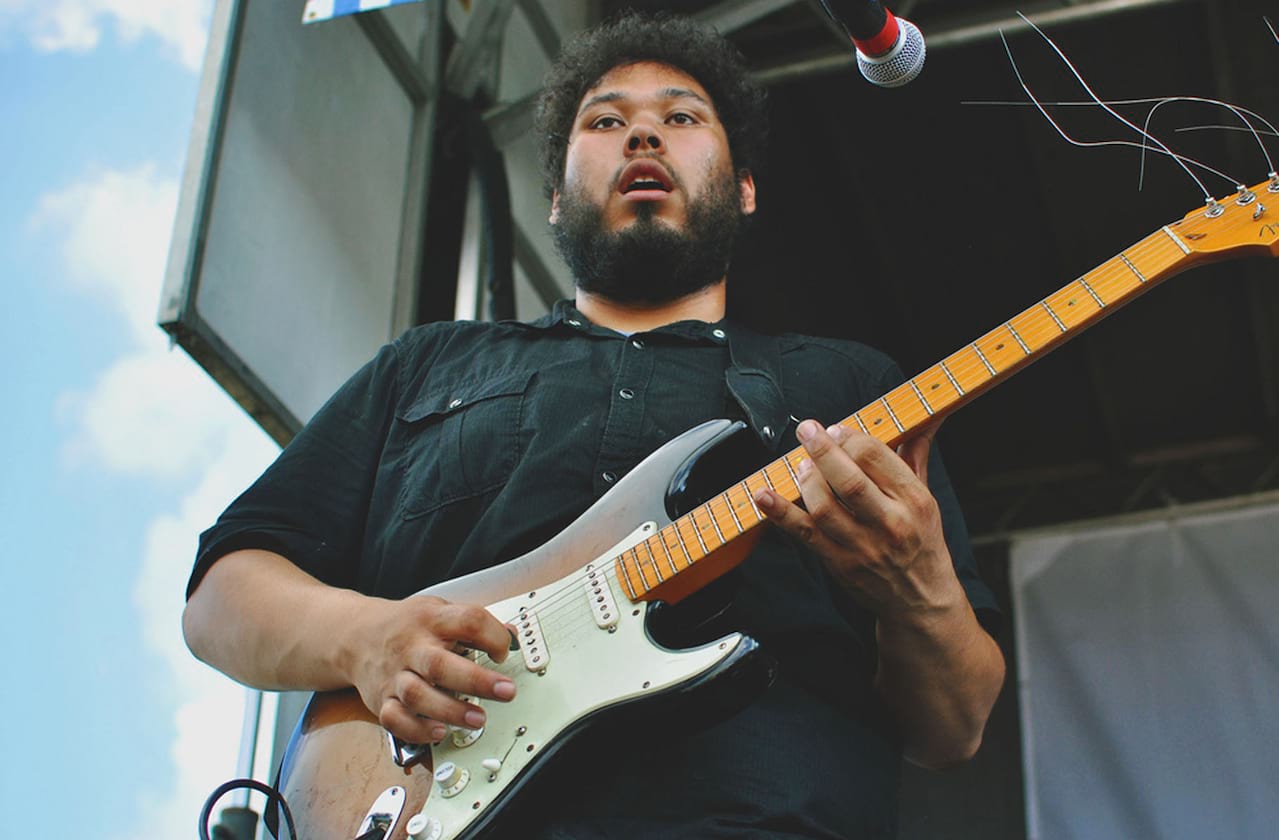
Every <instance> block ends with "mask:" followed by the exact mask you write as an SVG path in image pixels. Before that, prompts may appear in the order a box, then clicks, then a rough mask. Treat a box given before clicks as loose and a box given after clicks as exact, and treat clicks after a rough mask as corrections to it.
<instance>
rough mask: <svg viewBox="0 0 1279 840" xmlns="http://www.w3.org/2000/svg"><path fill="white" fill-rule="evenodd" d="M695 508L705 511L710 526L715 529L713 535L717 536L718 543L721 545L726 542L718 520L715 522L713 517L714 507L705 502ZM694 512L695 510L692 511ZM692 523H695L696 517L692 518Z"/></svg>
mask: <svg viewBox="0 0 1279 840" xmlns="http://www.w3.org/2000/svg"><path fill="white" fill-rule="evenodd" d="M697 510H704V511H706V516H707V517H708V518H709V519H710V520H711V527H712V528H714V529H715V535H716V536H717V537H719V544H720V545H723V544H724V543H726V542H728V540H726V539H724V532H723V531H721V530H720V529H719V522H717V521H716V519H715V509H714V508H713V507H711V505H710V503H709V502H707V503H706V504H704V505H702V506H701V507H699V508H698V509H697ZM696 512H697V511H694V513H696ZM693 524H694V525H696V524H697V520H696V519H694V520H693Z"/></svg>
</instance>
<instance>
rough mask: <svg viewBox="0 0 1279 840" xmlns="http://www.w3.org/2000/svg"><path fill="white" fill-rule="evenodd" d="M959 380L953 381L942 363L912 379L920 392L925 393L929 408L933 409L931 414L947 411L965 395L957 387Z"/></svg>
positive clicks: (925, 400)
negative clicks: (942, 366) (943, 368)
mask: <svg viewBox="0 0 1279 840" xmlns="http://www.w3.org/2000/svg"><path fill="white" fill-rule="evenodd" d="M957 381H958V380H956V381H954V382H952V381H951V379H950V377H948V376H946V374H945V372H944V371H943V370H942V368H941V366H940V365H933V366H932V367H930V368H928V369H927V370H923V371H920V372H919V373H917V374H916V375H915V378H914V379H912V380H911V382H913V383H915V386H916V387H917V388H919V393H921V394H923V395H924V402H925V404H926V406H927V408H931V409H932V411H931V412H929V414H930V415H932V414H939V413H945V411H946V409H947V408H949V407H950V405H951V404H952V403H954V402H956V401H957V400H959V399H960V398H961V397H963V394H962V393H960V391H959V388H957V387H955V386H956V384H957Z"/></svg>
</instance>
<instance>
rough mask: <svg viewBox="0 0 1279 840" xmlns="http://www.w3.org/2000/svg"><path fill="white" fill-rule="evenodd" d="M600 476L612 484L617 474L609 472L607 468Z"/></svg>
mask: <svg viewBox="0 0 1279 840" xmlns="http://www.w3.org/2000/svg"><path fill="white" fill-rule="evenodd" d="M600 477H601V478H603V479H604V480H605V481H607V482H608V483H609V484H612V483H613V482H614V481H617V474H616V473H613V472H610V471H608V470H605V471H604V474H603V475H602V476H600Z"/></svg>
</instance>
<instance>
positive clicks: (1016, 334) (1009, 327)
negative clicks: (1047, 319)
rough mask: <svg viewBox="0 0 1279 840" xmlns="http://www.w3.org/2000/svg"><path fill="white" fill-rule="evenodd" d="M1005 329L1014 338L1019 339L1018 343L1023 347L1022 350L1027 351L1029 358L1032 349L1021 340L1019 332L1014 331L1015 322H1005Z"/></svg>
mask: <svg viewBox="0 0 1279 840" xmlns="http://www.w3.org/2000/svg"><path fill="white" fill-rule="evenodd" d="M1004 327H1005V328H1006V329H1007V330H1008V332H1010V333H1012V336H1013V338H1015V339H1017V343H1018V344H1020V345H1021V349H1022V350H1023V351H1025V353H1026V355H1027V356H1029V355H1030V348H1029V347H1027V346H1026V342H1024V341H1022V340H1021V334H1020V333H1019V332H1017V330H1015V329H1013V322H1012V321H1005V322H1004Z"/></svg>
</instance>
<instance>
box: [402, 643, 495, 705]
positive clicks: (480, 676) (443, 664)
mask: <svg viewBox="0 0 1279 840" xmlns="http://www.w3.org/2000/svg"><path fill="white" fill-rule="evenodd" d="M407 672H408V673H414V674H416V675H417V676H419V677H421V679H422V680H423V681H424V682H426V683H427V684H428V685H431V686H435V687H438V688H442V689H446V690H448V691H456V692H459V693H461V694H466V695H470V696H472V697H481V698H484V699H486V700H501V701H503V702H505V701H507V700H510V699H511V698H512V697H514V696H515V683H514V682H513V681H512V680H511V679H510V678H509V677H506V676H503V675H502V674H499V673H497V672H496V671H491V670H489V669H488V668H485V667H483V666H482V665H479V664H477V663H476V662H475V661H474V660H472V659H471V658H470V657H469V656H463V655H461V654H458V653H454V652H453V651H451V650H444V649H441V648H439V647H435V646H429V647H427V648H426V650H425V651H423V652H422V653H420V654H418V655H417V656H416V657H415V661H414V662H413V663H412V664H411V665H410V666H409V669H408V671H407ZM401 699H407V698H404V697H401ZM419 711H421V710H420V709H419Z"/></svg>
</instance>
